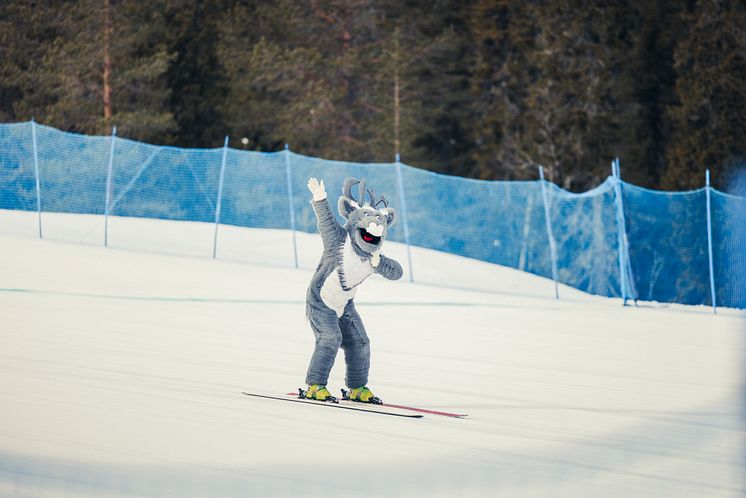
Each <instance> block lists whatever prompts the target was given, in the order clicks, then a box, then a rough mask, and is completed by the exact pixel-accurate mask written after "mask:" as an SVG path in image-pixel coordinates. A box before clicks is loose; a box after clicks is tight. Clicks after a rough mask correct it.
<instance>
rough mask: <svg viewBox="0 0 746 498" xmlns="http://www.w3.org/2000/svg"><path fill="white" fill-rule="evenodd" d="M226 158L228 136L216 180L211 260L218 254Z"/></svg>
mask: <svg viewBox="0 0 746 498" xmlns="http://www.w3.org/2000/svg"><path fill="white" fill-rule="evenodd" d="M227 158H228V135H226V136H225V142H224V143H223V159H222V160H221V161H220V179H219V180H218V200H217V201H216V203H215V236H214V237H213V239H212V259H215V258H216V257H217V254H218V226H220V207H221V205H222V204H223V178H225V163H226V159H227Z"/></svg>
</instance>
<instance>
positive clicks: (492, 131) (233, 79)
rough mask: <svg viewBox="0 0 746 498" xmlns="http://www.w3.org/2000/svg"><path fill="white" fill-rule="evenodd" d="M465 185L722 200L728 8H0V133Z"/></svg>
mask: <svg viewBox="0 0 746 498" xmlns="http://www.w3.org/2000/svg"><path fill="white" fill-rule="evenodd" d="M32 117H33V118H34V119H36V121H37V122H40V123H44V124H48V125H51V126H55V127H57V128H60V129H63V130H69V131H75V132H80V133H88V134H108V133H110V130H111V127H112V126H113V125H115V126H116V127H117V135H118V136H122V137H127V138H132V139H136V140H142V141H147V142H150V143H157V144H169V145H178V146H184V147H219V146H221V145H222V143H223V138H224V137H225V136H226V135H229V137H230V143H231V145H232V146H233V147H237V148H247V149H251V150H263V151H271V150H280V149H281V148H282V147H283V146H284V144H285V143H289V144H290V147H291V148H292V149H293V150H294V151H296V152H299V153H303V154H308V155H315V156H320V157H324V158H328V159H340V160H352V161H362V162H391V161H392V160H393V158H394V154H395V152H397V151H398V152H400V153H401V158H402V161H404V162H406V163H407V164H410V165H413V166H418V167H422V168H426V169H429V170H433V171H438V172H442V173H448V174H455V175H460V176H466V177H472V178H481V179H500V180H509V179H512V180H515V179H535V178H536V177H537V165H539V164H541V165H543V166H544V167H545V171H546V174H547V176H548V178H549V179H550V180H552V181H554V182H555V183H557V184H559V185H560V186H562V187H564V188H567V189H570V190H575V191H578V190H585V189H588V188H590V187H593V186H595V185H597V184H598V183H599V182H600V181H602V180H603V178H605V177H606V176H608V174H609V173H610V166H609V164H610V161H611V160H612V158H614V157H619V158H620V159H621V164H622V176H623V178H624V179H625V180H627V181H630V182H632V183H636V184H639V185H643V186H647V187H652V188H661V189H676V190H678V189H689V188H697V187H700V186H702V185H703V182H704V170H705V169H706V168H709V169H711V170H712V171H713V177H714V179H715V185H716V186H718V187H720V188H722V189H724V190H727V183H728V182H729V181H730V179H731V177H732V176H733V173H734V172H735V171H737V170H739V168H741V165H742V164H744V161H746V140H745V139H744V136H745V135H746V133H745V132H746V2H744V1H743V0H730V1H729V0H620V1H615V2H602V1H595V2H594V1H583V0H555V1H551V0H544V1H542V0H527V1H518V0H375V1H374V0H344V1H343V0H328V1H321V0H276V1H250V0H243V1H242V0H213V1H209V2H207V1H199V0H149V1H147V2H145V1H140V0H137V1H136V0H95V1H94V0H77V1H72V0H69V1H65V0H47V1H30V0H18V1H15V2H2V3H0V122H11V121H25V120H29V119H31V118H32Z"/></svg>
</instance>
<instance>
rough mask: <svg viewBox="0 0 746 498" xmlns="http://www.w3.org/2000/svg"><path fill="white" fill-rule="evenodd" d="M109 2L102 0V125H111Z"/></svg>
mask: <svg viewBox="0 0 746 498" xmlns="http://www.w3.org/2000/svg"><path fill="white" fill-rule="evenodd" d="M110 52H111V3H110V1H109V0H104V74H103V79H104V81H103V83H104V126H105V127H106V128H107V130H106V132H107V133H108V132H109V131H110V130H109V128H110V127H111V115H112V110H111V82H110V81H109V79H110V78H111V53H110Z"/></svg>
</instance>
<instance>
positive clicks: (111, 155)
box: [104, 126, 117, 247]
mask: <svg viewBox="0 0 746 498" xmlns="http://www.w3.org/2000/svg"><path fill="white" fill-rule="evenodd" d="M116 138H117V127H116V126H113V127H112V128H111V138H110V140H111V144H110V148H109V167H108V168H107V172H106V204H105V205H104V247H108V246H109V201H110V200H111V171H112V169H113V167H114V141H115V139H116Z"/></svg>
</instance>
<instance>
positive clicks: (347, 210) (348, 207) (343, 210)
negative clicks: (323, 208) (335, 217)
mask: <svg viewBox="0 0 746 498" xmlns="http://www.w3.org/2000/svg"><path fill="white" fill-rule="evenodd" d="M337 209H338V210H339V214H341V215H342V217H343V218H344V219H347V218H348V217H349V216H350V214H352V212H353V211H355V210H356V209H360V206H358V204H357V202H355V201H353V200H352V199H348V198H347V197H345V196H341V197H340V198H339V202H337Z"/></svg>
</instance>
